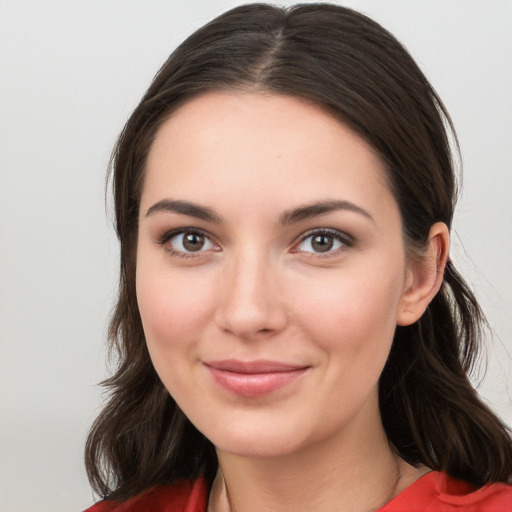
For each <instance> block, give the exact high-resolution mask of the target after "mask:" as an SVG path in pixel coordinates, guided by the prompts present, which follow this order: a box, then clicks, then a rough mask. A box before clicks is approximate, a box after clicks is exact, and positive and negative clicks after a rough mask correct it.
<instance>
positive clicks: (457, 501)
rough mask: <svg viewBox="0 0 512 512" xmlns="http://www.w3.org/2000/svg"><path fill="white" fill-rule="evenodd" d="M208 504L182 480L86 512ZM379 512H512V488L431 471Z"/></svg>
mask: <svg viewBox="0 0 512 512" xmlns="http://www.w3.org/2000/svg"><path fill="white" fill-rule="evenodd" d="M207 502H208V487H207V485H206V482H205V481H204V480H202V479H198V480H195V481H186V480H181V481H179V482H176V483H175V484H172V485H168V486H166V487H159V488H156V489H152V490H150V491H148V492H146V493H144V494H142V495H141V496H138V497H136V498H133V499H131V500H128V501H126V502H124V503H116V502H113V501H101V502H99V503H96V505H93V506H92V507H91V508H89V509H87V510H86V511H85V512H148V511H150V512H205V511H206V507H207ZM379 512H512V486H510V485H506V484H492V485H487V486H485V487H482V488H480V489H476V490H475V488H474V487H473V486H472V485H470V484H468V483H466V482H462V481H460V480H456V479H454V478H451V477H450V476H447V475H445V474H444V473H439V472H437V471H432V472H430V473H427V474H426V475H424V476H422V477H421V478H419V479H418V480H416V482H414V483H413V484H411V485H410V486H409V487H407V489H405V490H404V491H403V492H401V493H400V494H399V495H398V496H396V497H395V498H394V499H392V500H391V501H390V502H389V503H388V504H387V505H384V507H382V508H381V509H379Z"/></svg>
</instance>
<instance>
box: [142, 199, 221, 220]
mask: <svg viewBox="0 0 512 512" xmlns="http://www.w3.org/2000/svg"><path fill="white" fill-rule="evenodd" d="M160 212H168V213H178V214H181V215H189V216H190V217H196V218H197V219H201V220H205V221H208V222H214V223H216V224H220V223H221V222H222V217H221V216H220V215H218V214H217V213H215V212H214V211H213V210H212V209H211V208H207V207H206V206H199V205H198V204H194V203H191V202H189V201H177V200H174V201H173V200H171V199H162V200H161V201H158V203H155V204H154V205H153V206H151V207H150V208H149V209H148V211H147V212H146V217H149V216H150V215H153V214H155V213H160Z"/></svg>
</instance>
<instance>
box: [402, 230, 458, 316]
mask: <svg viewBox="0 0 512 512" xmlns="http://www.w3.org/2000/svg"><path fill="white" fill-rule="evenodd" d="M449 249H450V233H449V230H448V227H447V226H446V224H444V223H443V222H437V223H435V224H434V225H433V226H432V227H431V228H430V232H429V242H428V247H427V249H426V251H425V253H424V255H423V257H422V258H421V260H416V261H412V262H411V264H410V266H409V269H408V270H407V272H408V275H407V279H406V283H405V289H404V293H403V296H402V300H401V301H400V305H399V310H398V318H397V324H398V325H411V324H413V323H414V322H416V321H417V320H419V318H420V317H421V316H422V315H423V313H424V312H425V310H426V309H427V307H428V305H429V304H430V301H431V300H432V299H433V298H434V297H435V295H436V294H437V292H438V291H439V289H440V288H441V285H442V284H443V276H444V269H445V266H446V262H447V260H448V254H449Z"/></svg>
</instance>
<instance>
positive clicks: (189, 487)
mask: <svg viewBox="0 0 512 512" xmlns="http://www.w3.org/2000/svg"><path fill="white" fill-rule="evenodd" d="M207 502H208V487H207V484H206V482H205V481H204V480H203V479H197V480H179V481H177V482H175V483H173V484H171V485H166V486H163V487H155V488H153V489H150V490H149V491H147V492H145V493H143V494H141V495H139V496H136V497H135V498H132V499H130V500H128V501H124V502H122V503H120V502H116V501H112V500H103V501H100V502H98V503H96V504H95V505H93V506H92V507H90V508H88V509H87V510H86V511H84V512H146V511H148V510H151V512H205V511H206V506H207Z"/></svg>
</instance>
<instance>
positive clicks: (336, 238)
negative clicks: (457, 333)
mask: <svg viewBox="0 0 512 512" xmlns="http://www.w3.org/2000/svg"><path fill="white" fill-rule="evenodd" d="M385 172H386V171H385V168H384V166H383V164H382V162H381V160H380V159H379V157H378V156H377V155H376V154H375V153H374V152H373V151H372V149H371V148H370V147H369V146H368V145H367V144H366V143H365V142H364V141H363V140H362V139H361V138H360V137H358V136H357V135H356V134H354V133H353V132H352V131H351V130H350V129H349V128H347V127H346V126H344V125H343V124H341V123H340V122H339V121H338V120H335V119H334V118H333V117H332V116H330V115H328V114H327V113H326V112H324V111H323V110H322V109H320V108H319V107H318V106H315V105H312V104H310V103H307V102H306V101H304V100H300V99H297V98H293V97H288V96H275V95H269V94H257V93H241V92H240V93H220V92H215V93H208V94H205V95H202V96H200V97H198V98H196V99H194V100H192V101H190V102H189V103H187V104H185V105H184V106H183V107H181V108H180V109H179V110H178V111H177V112H176V113H174V114H173V115H172V116H171V117H170V118H169V119H168V120H167V121H166V122H165V123H164V124H163V125H162V127H161V128H160V130H159V132H158V133H157V137H156V139H155V141H154V143H153V145H152V148H151V151H150V153H149V157H148V162H147V169H146V175H145V180H144V185H143V190H142V196H141V204H140V218H139V239H138V252H137V300H138V304H139V309H140V313H141V317H142V321H143V326H144V332H145V335H146V340H147V344H148V349H149V352H150V355H151V358H152V361H153V364H154V366H155V369H156V371H157V373H158V374H159V376H160V378H161V380H162V382H163V383H164V385H165V386H166V387H167V389H168V390H169V392H170V393H171V395H172V396H173V397H174V399H175V400H176V402H177V403H178V405H179V406H180V407H181V409H182V410H183V411H184V413H185V414H186V415H187V417H188V418H189V419H190V420H191V421H192V423H193V424H194V425H195V426H196V427H197V428H198V429H199V430H200V431H201V432H203V433H204V435H205V436H206V437H208V439H210V440H211V441H212V442H213V444H214V445H215V447H216V449H217V453H218V458H219V463H220V467H221V469H222V475H223V480H222V479H220V478H219V480H218V481H220V482H221V484H219V485H225V486H226V488H227V494H228V496H229V504H230V507H231V509H232V510H234V511H237V512H240V511H243V512H252V511H253V510H254V511H256V510H257V511H258V512H262V511H267V510H268V511H270V510H274V511H275V510H279V511H288V510H289V511H294V512H300V511H303V510H304V511H306V510H307V511H314V510H319V511H322V512H329V511H334V510H339V509H340V505H339V504H340V503H343V504H344V505H345V506H346V509H347V510H353V511H366V510H375V509H376V508H378V507H380V506H382V505H383V504H385V503H386V502H388V501H389V500H390V499H392V498H393V497H394V496H395V495H396V494H398V493H399V492H400V491H401V490H403V489H404V488H405V487H407V485H409V484H410V483H412V482H413V481H414V480H416V479H417V478H418V477H419V476H421V475H422V474H424V473H425V471H426V470H425V468H413V467H411V466H409V465H407V464H406V463H405V462H404V461H402V460H401V459H399V458H398V457H396V456H395V455H394V454H393V452H392V450H391V448H390V446H389V443H388V441H387V439H386V436H385V433H384V430H383V428H382V424H381V419H380V413H379V407H378V380H379V376H380V373H381V371H382V368H383V366H384V364H385V362H386V358H387V356H388V353H389V350H390V347H391V343H392V340H393V333H394V330H395V328H396V326H397V325H408V324H410V323H413V322H415V321H416V320H417V319H418V318H419V317H420V316H421V314H422V313H423V311H424V310H425V308H426V307H427V305H428V303H429V302H430V300H431V299H432V297H433V296H434V295H435V293H436V292H437V291H438V289H439V287H440V285H441V282H442V273H443V269H444V265H445V262H446V258H447V253H448V245H449V238H448V230H447V229H446V226H445V225H444V224H435V225H434V226H432V229H431V231H430V243H429V247H428V249H427V251H426V253H425V257H424V258H423V259H422V260H421V262H420V261H417V260H414V261H412V260H411V259H410V258H408V257H407V253H406V250H405V247H404V243H403V237H402V222H401V218H400V213H399V210H398V206H397V204H396V201H395V199H394V197H393V195H392V193H391V191H390V189H389V187H388V185H387V183H386V179H385ZM214 505H215V504H214Z"/></svg>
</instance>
